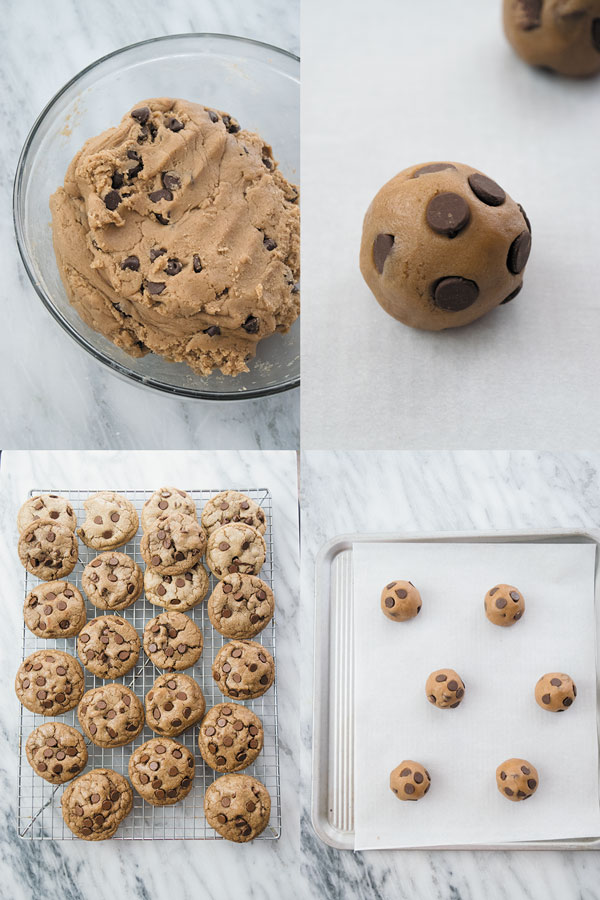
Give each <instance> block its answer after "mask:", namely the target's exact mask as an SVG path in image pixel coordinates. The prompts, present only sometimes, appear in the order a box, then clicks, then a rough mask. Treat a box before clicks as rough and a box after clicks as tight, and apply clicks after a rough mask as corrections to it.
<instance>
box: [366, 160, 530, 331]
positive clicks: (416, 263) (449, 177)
mask: <svg viewBox="0 0 600 900" xmlns="http://www.w3.org/2000/svg"><path fill="white" fill-rule="evenodd" d="M530 249H531V227H530V225H529V220H528V219H527V216H526V215H525V212H524V210H523V208H522V207H521V206H519V204H517V203H515V201H514V200H512V199H511V198H510V197H509V196H508V194H507V193H506V192H505V191H504V190H503V189H502V188H501V187H500V185H498V184H496V182H495V181H492V179H491V178H488V177H487V176H486V175H484V174H483V173H482V172H479V171H478V170H477V169H474V168H472V167H471V166H466V165H463V164H461V163H451V162H436V163H427V164H426V165H423V164H421V165H419V166H410V168H408V169H405V170H404V171H403V172H400V174H399V175H396V177H395V178H392V179H391V181H388V183H387V184H385V185H384V186H383V187H382V188H381V190H380V191H379V193H378V194H377V195H376V197H375V198H374V200H373V202H372V203H371V205H370V207H369V209H368V210H367V213H366V216H365V220H364V224H363V235H362V244H361V250H360V269H361V272H362V274H363V277H364V279H365V281H366V282H367V284H368V286H369V287H370V288H371V290H372V291H373V294H374V295H375V298H376V299H377V301H378V302H379V303H380V304H381V306H382V307H383V308H384V309H385V311H386V312H388V313H389V314H390V315H391V316H393V317H394V318H396V319H399V320H400V321H401V322H404V324H405V325H410V326H411V327H413V328H422V329H425V330H427V331H440V330H442V329H444V328H456V327H457V326H459V325H467V324H469V323H470V322H473V321H474V320H475V319H478V318H479V317H480V316H483V315H484V314H485V313H487V312H490V310H492V309H494V307H496V306H500V305H501V304H503V303H508V301H509V300H512V299H514V297H516V296H517V294H518V293H519V291H520V290H521V288H522V286H523V272H524V269H525V265H526V263H527V260H528V258H529V251H530Z"/></svg>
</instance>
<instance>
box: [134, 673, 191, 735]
mask: <svg viewBox="0 0 600 900" xmlns="http://www.w3.org/2000/svg"><path fill="white" fill-rule="evenodd" d="M205 710H206V701H205V699H204V694H203V693H202V689H201V687H200V685H199V684H198V683H197V682H196V681H194V679H193V678H190V676H189V675H184V674H183V673H182V672H167V673H165V674H164V675H159V676H158V678H157V679H156V681H155V682H154V684H153V685H152V687H151V688H150V690H149V691H148V693H147V694H146V721H147V723H148V725H149V726H150V728H151V729H152V731H155V732H156V733H157V734H162V735H165V736H167V737H174V736H175V735H176V734H181V732H182V731H185V730H186V728H189V727H190V726H191V725H195V724H196V722H199V721H200V719H201V718H202V716H203V715H204V712H205Z"/></svg>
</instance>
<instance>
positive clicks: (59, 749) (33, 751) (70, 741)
mask: <svg viewBox="0 0 600 900" xmlns="http://www.w3.org/2000/svg"><path fill="white" fill-rule="evenodd" d="M25 752H26V754H27V760H28V762H29V765H30V766H31V768H32V769H33V771H34V772H35V773H36V775H39V776H40V778H43V779H44V780H45V781H49V782H50V784H64V783H65V781H70V780H71V778H75V776H76V775H79V773H80V772H81V771H83V769H85V767H86V765H87V761H88V752H87V748H86V746H85V741H84V739H83V737H82V736H81V734H80V733H79V732H78V731H77V729H76V728H72V727H71V726H70V725H65V724H64V722H44V724H43V725H38V727H37V728H34V729H33V731H32V732H31V734H30V735H29V737H28V738H27V742H26V744H25Z"/></svg>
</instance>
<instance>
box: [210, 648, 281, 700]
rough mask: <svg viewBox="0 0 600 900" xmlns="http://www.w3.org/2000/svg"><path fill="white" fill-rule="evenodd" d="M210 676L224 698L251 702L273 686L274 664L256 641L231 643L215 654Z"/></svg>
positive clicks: (266, 651)
mask: <svg viewBox="0 0 600 900" xmlns="http://www.w3.org/2000/svg"><path fill="white" fill-rule="evenodd" d="M212 674H213V678H214V679H215V681H216V682H217V684H218V686H219V689H220V690H221V692H222V693H223V694H225V696H226V697H232V698H233V699H234V700H237V699H238V698H239V699H240V700H253V699H254V698H256V697H262V695H263V694H264V693H266V691H268V690H269V688H270V687H271V685H272V684H273V681H274V679H275V663H274V661H273V657H272V656H271V654H270V653H269V651H268V650H266V649H265V647H263V646H262V644H257V643H256V641H230V642H229V643H228V644H225V645H224V646H223V647H221V649H220V650H219V652H218V653H217V655H216V657H215V661H214V663H213V667H212Z"/></svg>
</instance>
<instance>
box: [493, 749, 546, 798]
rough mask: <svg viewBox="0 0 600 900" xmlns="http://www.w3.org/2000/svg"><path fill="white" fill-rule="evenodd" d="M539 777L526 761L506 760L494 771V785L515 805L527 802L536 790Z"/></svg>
mask: <svg viewBox="0 0 600 900" xmlns="http://www.w3.org/2000/svg"><path fill="white" fill-rule="evenodd" d="M539 783H540V779H539V775H538V773H537V769H536V768H535V766H532V765H531V763H530V762H527V760H526V759H506V760H505V761H504V762H503V763H500V765H499V766H498V768H497V769H496V785H497V787H498V790H499V791H500V793H501V794H502V796H503V797H506V799H507V800H512V802H513V803H517V802H518V801H519V800H528V799H529V798H530V797H531V796H532V795H533V794H535V792H536V791H537V789H538V785H539Z"/></svg>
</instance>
